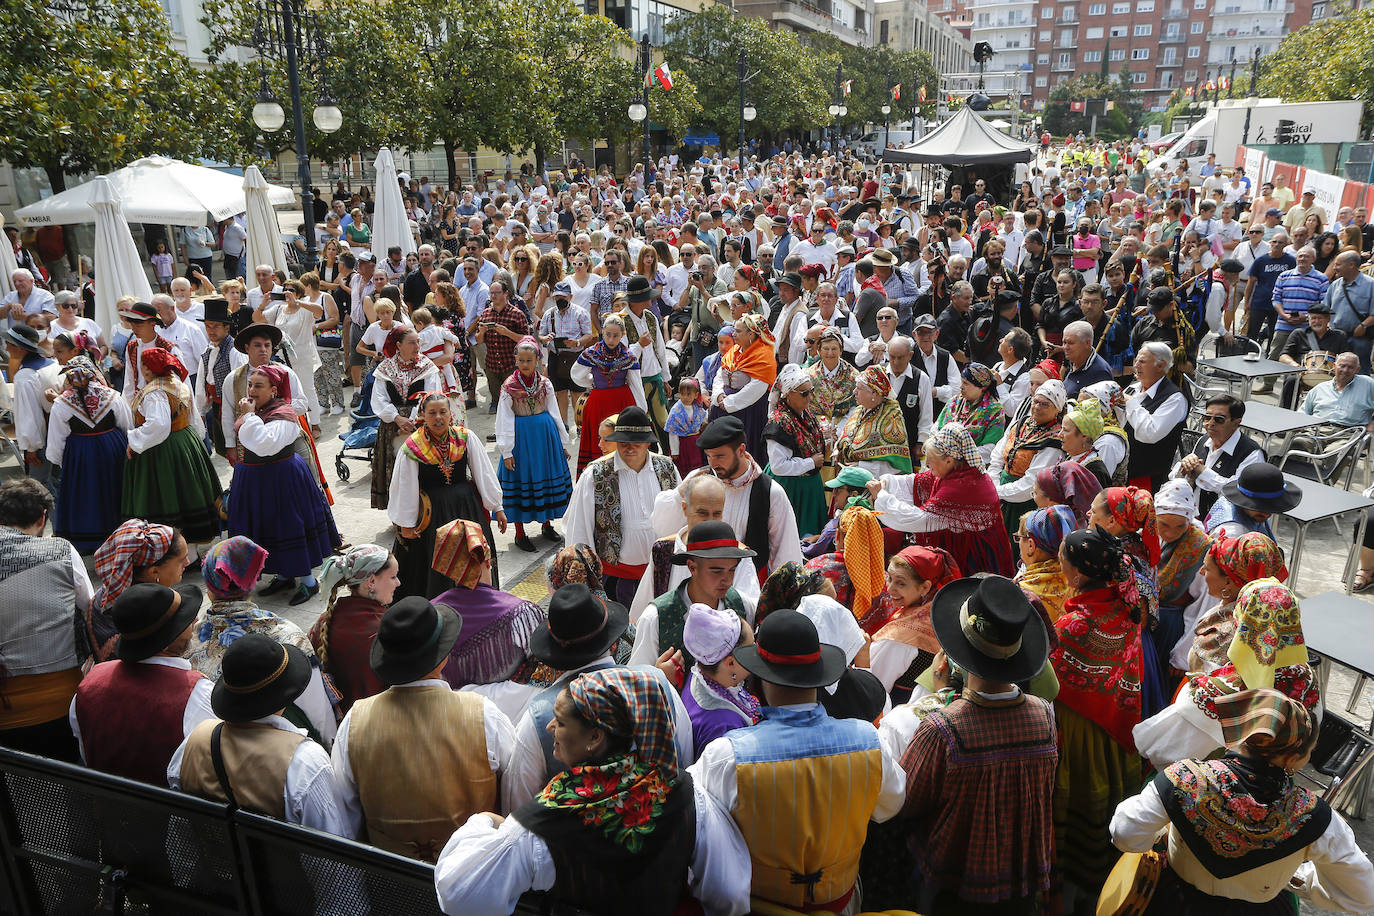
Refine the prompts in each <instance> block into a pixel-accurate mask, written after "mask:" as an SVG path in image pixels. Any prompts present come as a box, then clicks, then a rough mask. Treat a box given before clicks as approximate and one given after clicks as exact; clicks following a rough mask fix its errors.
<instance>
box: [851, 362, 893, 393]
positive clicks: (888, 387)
mask: <svg viewBox="0 0 1374 916" xmlns="http://www.w3.org/2000/svg"><path fill="white" fill-rule="evenodd" d="M859 384H860V385H863V386H864V387H865V388H867V389H868V390H869V391H871V392H873V393H874V394H876V395H877V396H878V397H880V398H886V397H888V396H889V395H891V394H892V379H890V378H888V377H887V370H886V369H881V368H879V367H878V366H869V367H868V368H867V369H865V370H864V371H863V372H861V373H859Z"/></svg>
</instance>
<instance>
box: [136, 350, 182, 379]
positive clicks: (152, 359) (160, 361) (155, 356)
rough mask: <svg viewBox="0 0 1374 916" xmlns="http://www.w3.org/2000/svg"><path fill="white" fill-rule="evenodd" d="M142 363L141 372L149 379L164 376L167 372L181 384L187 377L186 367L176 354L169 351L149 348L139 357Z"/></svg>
mask: <svg viewBox="0 0 1374 916" xmlns="http://www.w3.org/2000/svg"><path fill="white" fill-rule="evenodd" d="M139 359H140V360H142V362H143V371H144V372H145V373H146V374H147V375H148V377H149V378H156V377H159V376H163V375H166V374H167V373H168V372H175V373H176V374H177V378H179V379H181V380H182V381H183V382H184V381H186V376H187V375H188V373H187V371H186V367H185V366H183V365H182V364H181V360H179V359H177V357H176V354H175V353H173V352H172V351H171V350H164V349H162V348H161V347H149V348H148V349H146V350H144V351H143V355H142V356H140V357H139Z"/></svg>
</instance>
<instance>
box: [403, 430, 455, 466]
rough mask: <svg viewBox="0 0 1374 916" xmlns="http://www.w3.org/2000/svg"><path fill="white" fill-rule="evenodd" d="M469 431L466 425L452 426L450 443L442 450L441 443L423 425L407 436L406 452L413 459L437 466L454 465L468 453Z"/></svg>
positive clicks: (449, 434)
mask: <svg viewBox="0 0 1374 916" xmlns="http://www.w3.org/2000/svg"><path fill="white" fill-rule="evenodd" d="M467 448H468V431H467V429H466V427H462V426H450V427H449V430H448V444H447V445H446V446H445V447H444V449H443V451H440V449H439V445H438V444H436V443H435V442H434V440H432V439H431V438H430V437H429V431H428V430H427V429H426V428H425V427H424V426H421V427H420V428H419V429H417V430H415V432H413V433H411V434H410V435H409V436H407V437H406V442H405V452H406V455H407V456H408V457H409V458H410V459H411V460H412V461H418V462H419V463H420V464H432V465H434V466H435V467H444V466H445V465H448V466H450V467H451V466H453V465H454V464H457V463H458V462H459V461H461V460H462V458H463V455H464V454H466V453H467Z"/></svg>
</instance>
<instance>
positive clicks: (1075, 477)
mask: <svg viewBox="0 0 1374 916" xmlns="http://www.w3.org/2000/svg"><path fill="white" fill-rule="evenodd" d="M1101 492H1102V487H1101V486H1100V485H1099V484H1098V482H1097V478H1096V477H1094V476H1093V475H1092V473H1091V472H1089V471H1088V469H1087V468H1085V467H1084V466H1083V465H1081V464H1075V463H1074V462H1072V461H1061V462H1059V463H1058V464H1056V465H1055V466H1054V467H1050V468H1043V469H1042V470H1040V471H1037V472H1036V474H1035V505H1036V506H1037V507H1039V508H1041V509H1048V508H1049V507H1050V506H1066V507H1067V508H1068V509H1069V510H1070V511H1071V512H1072V513H1073V517H1074V521H1075V523H1076V527H1078V528H1082V527H1084V526H1085V525H1086V524H1087V521H1088V512H1089V511H1091V509H1092V505H1093V500H1095V499H1096V498H1097V494H1098V493H1101Z"/></svg>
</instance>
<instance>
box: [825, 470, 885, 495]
mask: <svg viewBox="0 0 1374 916" xmlns="http://www.w3.org/2000/svg"><path fill="white" fill-rule="evenodd" d="M872 479H873V475H872V474H870V473H868V471H865V470H864V469H863V468H858V467H854V466H853V465H850V466H848V467H846V468H844V469H843V470H842V471H840V473H838V474H836V475H835V476H834V478H833V479H831V480H830V482H829V483H827V484H826V486H827V487H829V488H830V489H832V490H835V489H838V488H839V487H860V488H862V487H866V486H868V482H869V481H870V480H872Z"/></svg>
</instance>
